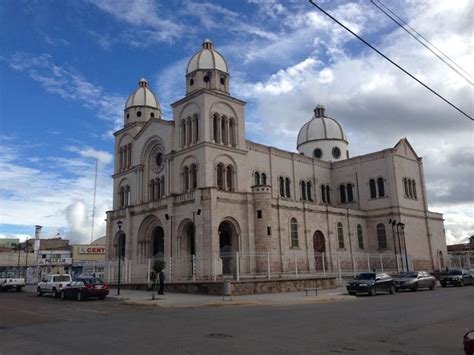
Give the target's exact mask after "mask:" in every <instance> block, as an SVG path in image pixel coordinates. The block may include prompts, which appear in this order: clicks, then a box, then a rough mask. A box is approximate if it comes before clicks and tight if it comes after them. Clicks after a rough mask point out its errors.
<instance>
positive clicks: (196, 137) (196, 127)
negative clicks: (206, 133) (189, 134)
mask: <svg viewBox="0 0 474 355" xmlns="http://www.w3.org/2000/svg"><path fill="white" fill-rule="evenodd" d="M193 119H194V130H193V133H194V137H193V141H194V142H195V143H197V142H199V117H198V115H194V116H193Z"/></svg>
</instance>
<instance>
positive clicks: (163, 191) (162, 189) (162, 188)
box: [161, 175, 165, 197]
mask: <svg viewBox="0 0 474 355" xmlns="http://www.w3.org/2000/svg"><path fill="white" fill-rule="evenodd" d="M164 196H165V176H164V175H163V176H162V177H161V197H164Z"/></svg>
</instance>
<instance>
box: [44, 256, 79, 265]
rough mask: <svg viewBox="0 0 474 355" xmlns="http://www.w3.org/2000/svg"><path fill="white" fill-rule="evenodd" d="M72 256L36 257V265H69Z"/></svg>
mask: <svg viewBox="0 0 474 355" xmlns="http://www.w3.org/2000/svg"><path fill="white" fill-rule="evenodd" d="M71 264H72V258H61V257H54V256H53V257H51V258H46V259H38V265H71Z"/></svg>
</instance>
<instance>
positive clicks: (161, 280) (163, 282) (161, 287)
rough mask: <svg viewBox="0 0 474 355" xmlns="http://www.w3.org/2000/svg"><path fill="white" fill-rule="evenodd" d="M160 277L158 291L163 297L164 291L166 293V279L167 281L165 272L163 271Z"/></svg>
mask: <svg viewBox="0 0 474 355" xmlns="http://www.w3.org/2000/svg"><path fill="white" fill-rule="evenodd" d="M158 277H159V278H160V288H159V290H158V294H159V295H163V291H164V288H165V279H166V277H165V272H164V271H163V270H161V271H160V274H159V275H158Z"/></svg>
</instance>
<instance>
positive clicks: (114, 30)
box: [0, 0, 474, 244]
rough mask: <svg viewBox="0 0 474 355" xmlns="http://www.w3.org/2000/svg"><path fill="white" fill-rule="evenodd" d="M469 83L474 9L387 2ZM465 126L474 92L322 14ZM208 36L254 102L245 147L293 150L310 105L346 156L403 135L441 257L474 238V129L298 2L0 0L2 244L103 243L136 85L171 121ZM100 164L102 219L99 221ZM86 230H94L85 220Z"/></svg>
mask: <svg viewBox="0 0 474 355" xmlns="http://www.w3.org/2000/svg"><path fill="white" fill-rule="evenodd" d="M385 1H386V3H385V4H386V5H387V6H389V7H390V8H391V9H392V10H393V11H394V12H395V13H396V14H397V15H398V16H400V17H401V18H403V19H404V20H405V21H406V22H408V23H409V24H410V26H412V27H413V28H415V29H416V30H417V31H418V32H419V33H421V34H422V35H423V36H424V37H426V38H428V39H429V40H430V41H431V42H432V43H434V44H435V45H436V46H437V47H438V48H440V49H441V50H442V51H443V52H444V53H445V54H446V55H448V56H449V57H450V58H452V59H453V60H454V61H455V62H456V63H457V64H458V65H460V66H461V67H463V68H464V69H465V70H467V71H468V72H470V73H471V75H474V73H473V71H474V70H473V67H472V63H474V51H473V48H474V37H473V33H474V31H473V22H472V18H474V2H473V1H470V0H457V1H452V0H426V1H423V0H417V1H414V0H406V1H402V0H385ZM316 2H317V3H318V4H320V5H321V6H322V7H323V8H325V9H326V10H327V11H328V12H330V13H331V14H332V15H334V16H335V17H336V18H337V19H338V20H340V21H342V22H343V23H344V24H345V25H347V26H348V27H349V28H351V29H352V30H353V31H354V32H356V33H357V34H359V35H360V36H362V37H364V38H365V39H367V40H368V41H369V42H370V43H371V44H373V45H374V46H376V47H377V48H378V49H379V50H381V51H382V52H383V53H384V54H386V55H388V56H390V58H392V59H393V60H395V61H396V62H397V63H398V64H400V65H402V66H403V67H404V68H406V69H407V70H408V71H410V72H411V73H412V74H414V75H416V76H417V77H418V78H419V79H421V80H423V81H424V82H425V83H426V84H427V85H429V86H430V87H432V88H433V89H434V90H436V91H437V92H439V93H440V94H441V95H443V96H445V97H446V98H447V99H448V100H450V101H452V102H453V103H454V104H455V105H456V106H458V107H460V108H461V109H462V110H464V111H466V112H467V113H468V114H470V115H471V116H472V115H473V114H474V103H473V102H474V100H473V93H474V90H473V86H472V85H470V84H469V83H468V82H466V81H465V80H464V79H463V78H462V77H460V76H459V75H458V74H456V73H455V72H454V71H452V70H451V69H450V68H449V67H448V66H446V65H445V64H444V63H442V62H441V61H439V60H438V59H437V58H436V57H435V56H434V55H433V54H432V53H430V52H429V51H428V50H426V49H425V48H423V47H422V46H421V45H420V44H419V43H418V42H416V41H415V40H414V39H413V38H412V37H410V36H409V35H408V34H407V33H406V32H404V31H403V30H402V29H400V28H399V27H398V26H396V24H394V23H393V22H392V21H391V20H390V19H388V18H387V17H386V16H385V15H384V14H383V13H382V12H380V11H379V10H378V9H377V8H376V7H375V6H374V5H373V4H372V3H371V2H370V1H368V0H363V1H362V0H361V1H354V0H353V1H349V0H335V1H328V0H326V1H322V0H321V1H316ZM206 38H210V39H211V40H212V41H213V42H214V46H215V48H216V49H217V50H218V51H219V52H220V53H221V54H223V55H224V57H225V58H226V60H227V62H228V65H229V70H230V80H231V81H230V86H231V87H230V90H231V95H233V96H234V97H237V98H239V99H242V100H245V101H246V102H247V107H246V118H245V119H246V136H247V139H250V140H252V141H256V142H259V143H263V144H267V145H271V146H275V147H278V148H281V149H286V150H289V151H296V137H297V134H298V131H299V129H300V128H301V126H302V125H303V124H304V123H305V122H307V121H308V120H309V119H310V118H311V116H312V111H313V109H314V107H315V106H316V105H317V104H318V103H321V104H323V105H324V106H325V107H326V113H327V114H328V115H329V116H330V117H333V118H335V119H337V120H338V121H339V122H340V123H341V124H342V126H343V127H344V129H345V132H346V135H347V136H348V140H349V151H350V154H351V156H356V155H361V154H367V153H371V152H374V151H378V150H382V149H386V148H391V147H393V146H394V145H395V144H396V143H397V142H398V140H399V139H401V138H404V137H406V138H407V139H408V140H409V142H410V143H411V145H412V146H413V147H414V149H415V150H416V152H417V154H418V155H419V156H422V157H423V168H424V173H425V183H426V189H427V198H428V204H429V209H430V210H431V211H435V212H441V213H443V214H444V218H445V229H446V238H447V242H448V244H452V243H459V242H466V241H467V239H468V237H469V236H470V235H473V234H474V186H473V181H474V130H473V122H472V121H470V120H469V119H467V118H466V117H464V116H462V115H461V114H460V113H459V112H457V111H456V110H454V109H453V108H452V107H450V106H448V105H447V104H446V103H445V102H443V101H442V100H440V99H439V98H437V97H436V96H434V95H433V94H432V93H430V92H428V91H427V90H426V89H425V88H423V87H422V86H421V85H419V84H418V83H416V82H415V81H414V80H412V79H410V78H408V77H407V76H406V75H405V74H403V73H402V72H401V71H399V70H398V69H397V68H395V67H394V66H392V65H391V64H389V63H388V62H386V61H385V60H384V59H383V58H381V57H379V56H378V55H377V54H375V53H374V52H373V51H371V50H370V49H369V48H368V47H367V46H365V45H364V44H362V43H361V42H359V41H358V40H357V39H355V38H354V37H353V36H352V35H350V34H349V33H347V32H345V31H344V30H343V29H342V28H341V27H339V26H338V25H337V24H335V23H334V22H332V21H331V20H330V19H328V18H327V17H325V15H324V14H322V13H321V12H319V11H318V10H317V9H316V8H315V7H313V6H312V5H311V4H310V3H308V2H307V1H305V0H304V1H277V0H268V1H265V0H262V1H257V0H246V1H245V0H241V1H230V0H228V1H199V2H198V1H192V0H191V1H180V0H176V1H164V0H162V1H159V0H141V1H135V2H133V1H129V0H82V1H59V0H56V1H50V0H41V1H40V0H28V1H22V0H3V1H1V2H0V48H1V51H0V237H12V236H15V237H19V238H20V239H22V240H23V239H25V238H27V237H31V236H33V235H34V226H35V225H36V224H39V225H42V226H43V237H53V236H55V235H56V234H57V233H59V235H60V236H62V237H65V238H68V239H70V240H71V241H72V242H74V243H87V242H89V241H90V240H91V237H92V238H93V239H96V238H98V237H100V236H102V235H104V234H105V221H104V219H105V217H106V216H105V212H106V211H107V210H110V209H111V207H112V178H111V175H112V173H113V159H112V158H113V147H114V140H113V132H114V131H116V130H118V129H119V128H120V127H121V126H122V124H123V123H122V122H123V121H122V120H123V108H124V104H125V100H126V98H127V97H128V95H129V94H130V93H131V92H132V91H134V90H135V89H136V87H137V84H138V80H139V79H140V78H141V77H145V78H146V79H147V80H148V81H149V84H150V87H151V89H152V90H153V92H154V93H155V95H156V96H157V98H158V100H159V101H160V104H161V107H162V114H163V116H164V118H165V119H171V117H172V112H171V107H170V104H171V103H173V102H174V101H176V100H178V99H180V98H181V97H183V96H184V92H185V68H186V64H187V62H188V60H189V59H190V58H191V56H192V55H193V54H194V53H195V52H197V51H198V50H199V49H200V48H201V43H202V42H203V40H204V39H206ZM96 161H97V172H98V174H97V192H96V196H97V197H96V208H95V210H94V211H93V195H94V177H95V169H96ZM93 215H94V228H93V230H92V216H93Z"/></svg>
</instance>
